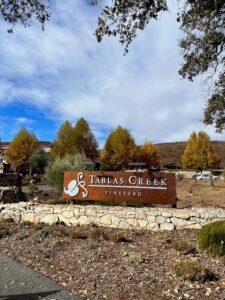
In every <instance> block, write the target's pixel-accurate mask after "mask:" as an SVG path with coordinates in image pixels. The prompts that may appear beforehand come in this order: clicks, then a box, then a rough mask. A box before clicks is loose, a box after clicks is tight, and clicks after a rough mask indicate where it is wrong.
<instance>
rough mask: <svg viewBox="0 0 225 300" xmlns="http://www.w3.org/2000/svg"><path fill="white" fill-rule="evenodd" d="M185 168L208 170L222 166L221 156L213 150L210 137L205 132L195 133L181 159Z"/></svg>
mask: <svg viewBox="0 0 225 300" xmlns="http://www.w3.org/2000/svg"><path fill="white" fill-rule="evenodd" d="M181 161H182V164H183V167H184V168H187V169H194V170H206V169H208V168H216V167H218V166H219V164H220V157H219V154H218V153H216V152H215V151H214V150H213V147H212V144H211V142H210V139H209V136H208V135H207V133H205V132H204V131H200V132H199V133H197V134H196V132H193V133H192V134H191V136H190V138H189V140H188V141H187V145H186V148H185V150H184V153H183V155H182V158H181Z"/></svg>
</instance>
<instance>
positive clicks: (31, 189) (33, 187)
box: [28, 183, 38, 194]
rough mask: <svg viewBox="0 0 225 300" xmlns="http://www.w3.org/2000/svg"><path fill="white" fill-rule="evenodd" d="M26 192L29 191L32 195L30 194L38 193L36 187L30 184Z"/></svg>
mask: <svg viewBox="0 0 225 300" xmlns="http://www.w3.org/2000/svg"><path fill="white" fill-rule="evenodd" d="M28 190H29V192H30V193H31V194H32V193H34V192H37V191H38V187H37V186H36V185H35V184H33V183H30V184H29V185H28Z"/></svg>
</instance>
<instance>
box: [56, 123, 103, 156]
mask: <svg viewBox="0 0 225 300" xmlns="http://www.w3.org/2000/svg"><path fill="white" fill-rule="evenodd" d="M77 153H84V154H85V155H86V157H87V158H89V159H91V160H95V159H96V158H97V157H98V143H97V141H96V139H95V136H94V134H93V133H92V131H91V129H90V127H89V125H88V123H87V121H86V120H85V119H84V118H80V119H79V120H78V121H77V123H76V126H75V127H73V126H72V125H71V123H70V122H69V121H65V122H64V123H63V124H62V126H61V127H60V128H59V131H58V134H57V138H56V139H55V141H54V143H53V146H52V151H51V157H52V158H53V159H55V158H62V157H64V156H65V155H67V154H69V155H70V154H71V155H74V154H77Z"/></svg>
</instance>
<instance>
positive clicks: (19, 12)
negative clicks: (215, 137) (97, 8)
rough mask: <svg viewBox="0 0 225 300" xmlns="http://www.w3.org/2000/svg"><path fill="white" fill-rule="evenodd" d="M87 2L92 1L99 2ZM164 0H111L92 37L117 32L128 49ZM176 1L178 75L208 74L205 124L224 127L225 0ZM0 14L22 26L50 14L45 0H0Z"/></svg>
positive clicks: (165, 8)
mask: <svg viewBox="0 0 225 300" xmlns="http://www.w3.org/2000/svg"><path fill="white" fill-rule="evenodd" d="M89 1H90V3H91V4H96V3H98V2H100V0H89ZM168 1H169V0H111V1H110V2H109V3H110V4H109V5H107V6H105V7H104V8H103V10H102V12H101V15H100V16H99V18H98V27H97V29H96V32H95V35H96V37H97V40H98V41H101V40H102V39H103V37H105V36H119V41H120V43H122V44H123V45H124V50H125V53H127V52H128V47H129V45H130V43H131V42H132V41H133V39H134V38H135V37H136V36H137V33H138V30H143V29H144V28H145V27H146V26H147V25H148V24H149V22H150V21H151V20H155V19H157V18H158V16H159V14H160V13H162V12H164V11H168V6H167V4H168V3H167V2H168ZM177 1H178V2H180V3H182V4H181V5H182V6H181V8H180V11H179V14H178V18H177V21H178V22H180V27H181V29H182V30H183V32H184V34H185V37H184V38H183V39H182V40H181V41H180V47H181V52H182V54H183V64H182V66H181V68H180V71H179V73H180V74H181V76H183V77H184V78H188V79H189V80H193V79H194V78H195V77H196V76H198V75H201V74H207V75H209V73H210V74H211V76H210V78H211V81H210V83H209V87H210V94H209V97H208V100H207V106H206V109H205V113H204V122H205V123H206V124H213V125H214V126H215V128H216V130H217V131H219V132H221V131H222V130H223V129H224V127H225V1H224V0H184V1H180V0H177ZM0 12H1V14H2V16H3V19H4V20H5V21H7V22H9V23H10V24H12V26H14V25H15V24H16V23H17V22H21V23H22V24H24V25H25V26H27V25H29V24H30V21H31V19H32V18H33V17H35V18H37V19H38V21H39V22H40V23H41V25H42V26H43V25H44V23H45V21H46V20H48V19H49V17H50V13H49V9H48V2H47V0H23V1H22V0H20V1H18V0H0ZM9 31H12V30H11V29H10V30H9Z"/></svg>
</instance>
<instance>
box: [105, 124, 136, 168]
mask: <svg viewBox="0 0 225 300" xmlns="http://www.w3.org/2000/svg"><path fill="white" fill-rule="evenodd" d="M136 151H137V147H136V145H135V141H134V138H133V136H132V135H131V134H130V132H129V131H128V130H127V129H126V128H123V127H121V126H118V127H117V128H116V130H115V131H112V132H111V133H110V134H109V136H108V138H107V140H106V142H105V147H104V149H103V151H102V155H101V160H102V162H103V163H104V164H105V165H106V166H107V167H108V168H109V169H115V170H117V169H121V168H122V167H123V166H126V165H127V164H128V163H129V162H132V161H133V160H134V159H135V158H136Z"/></svg>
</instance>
